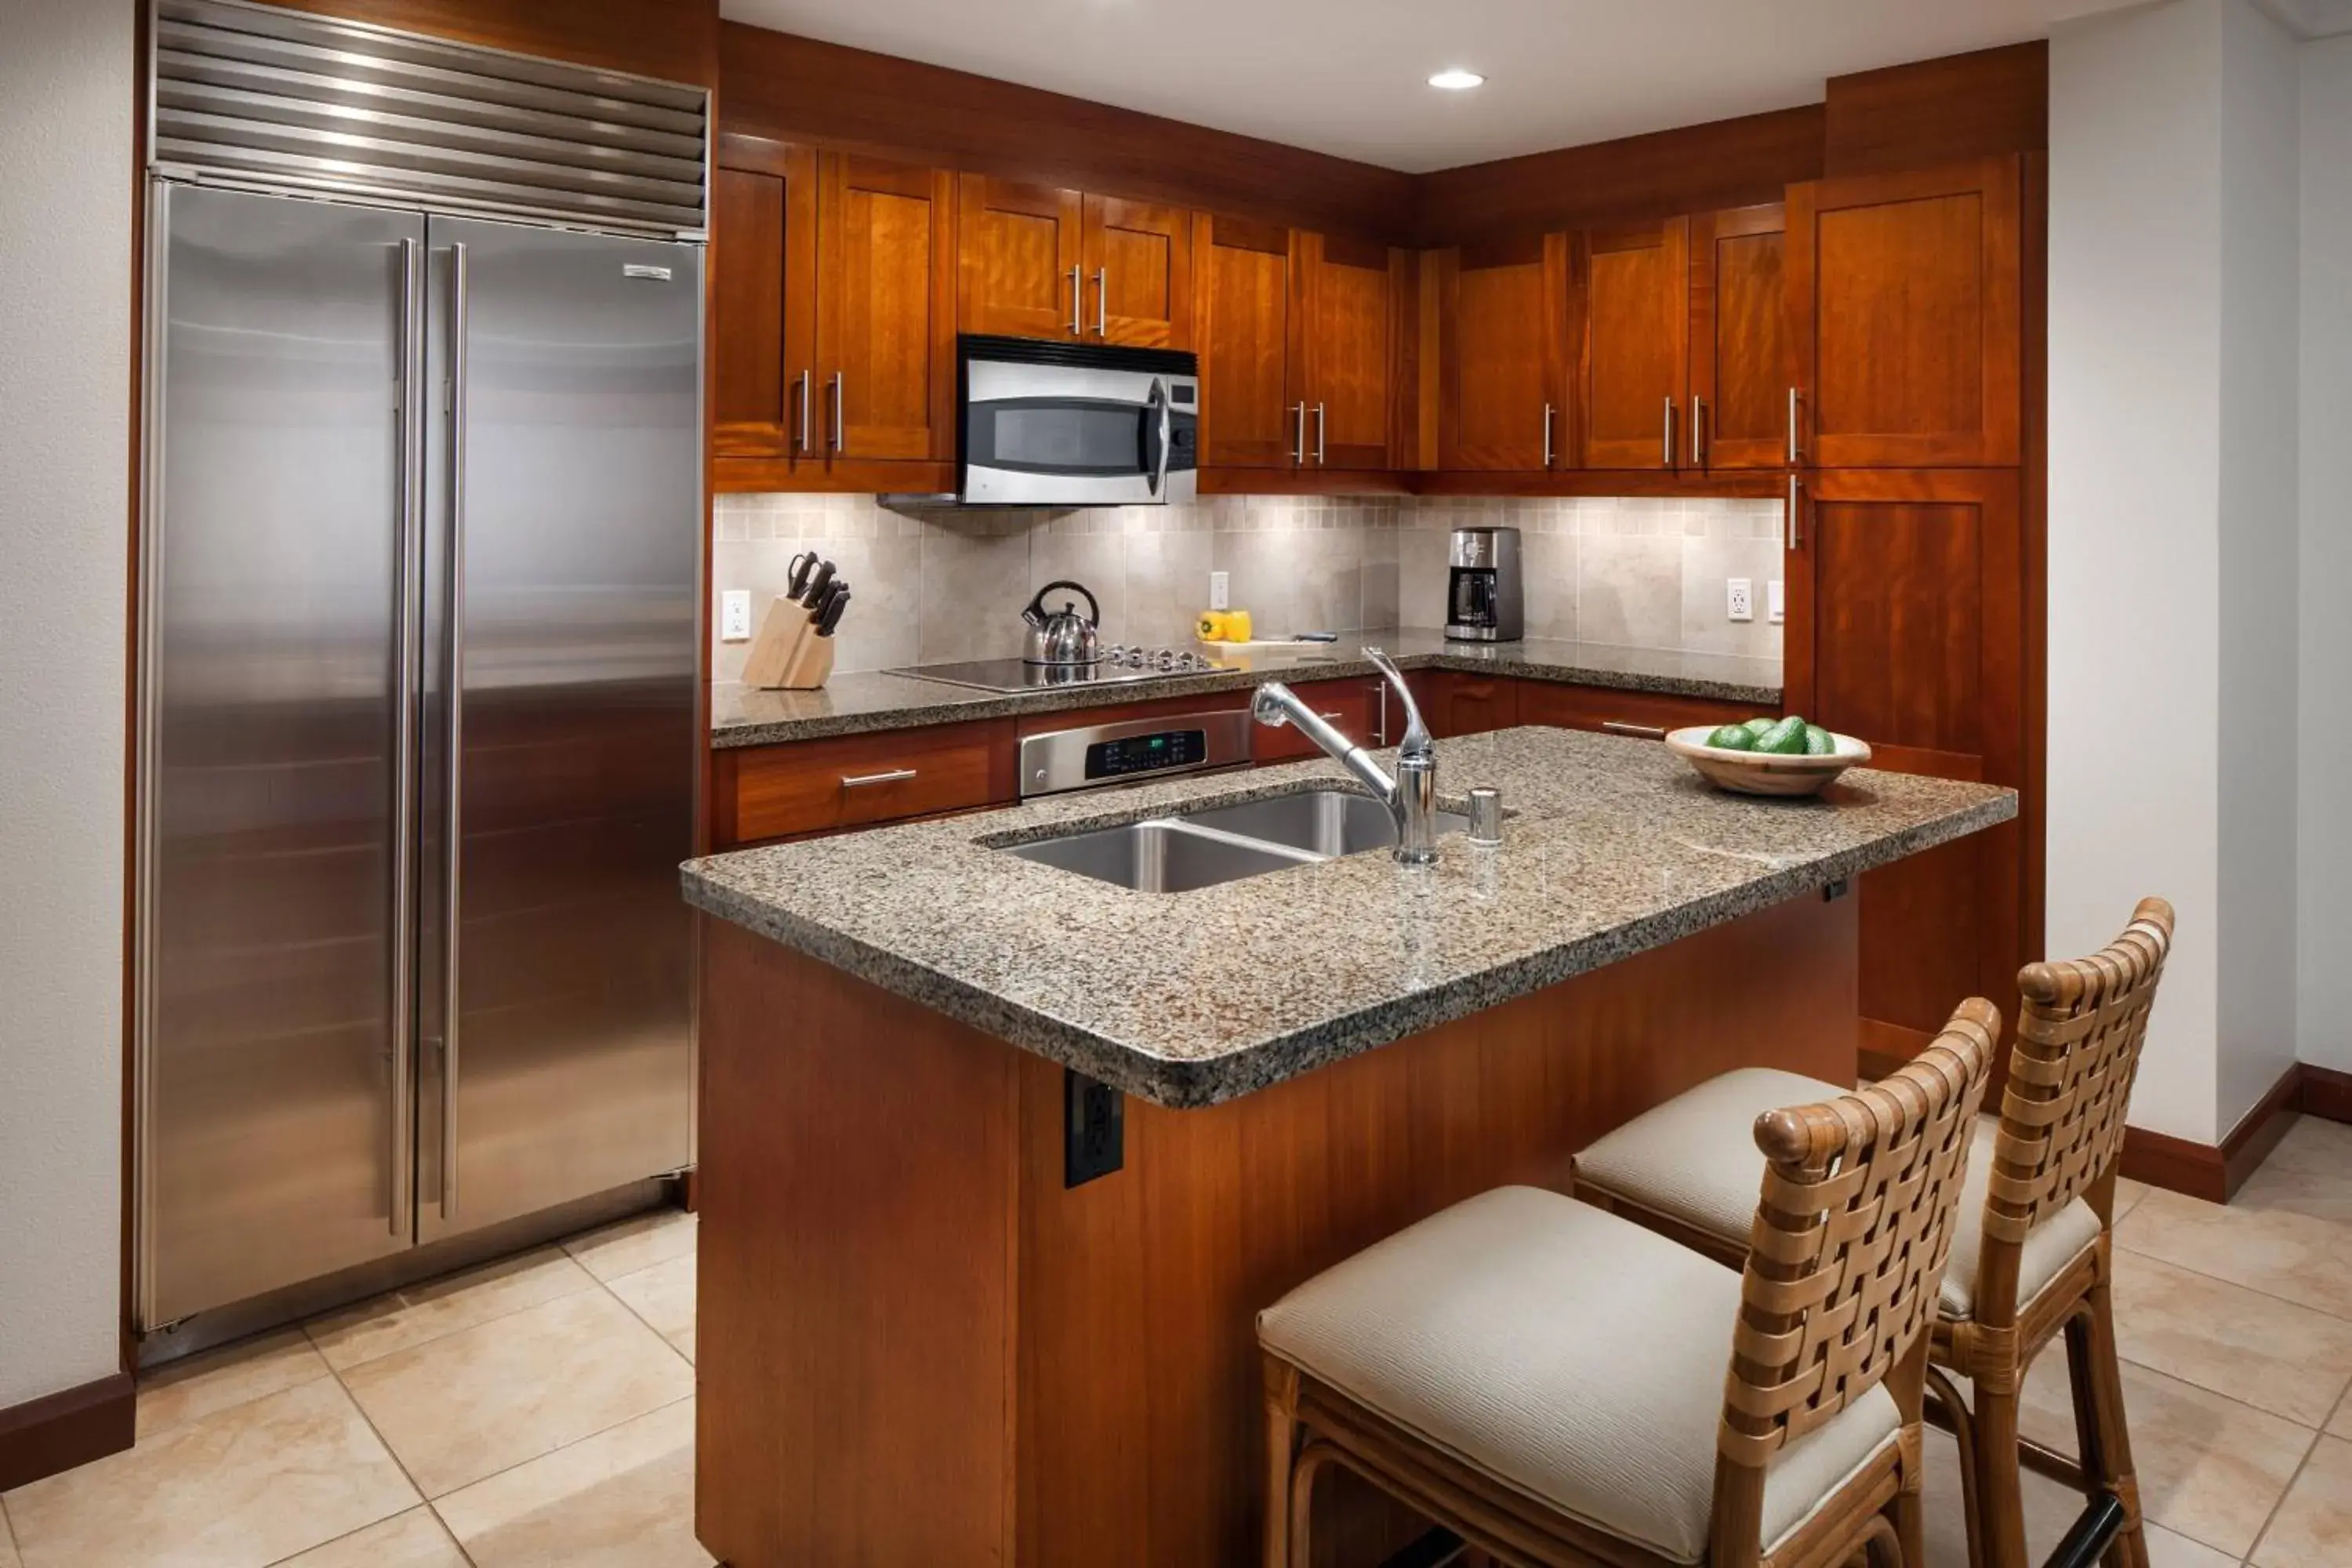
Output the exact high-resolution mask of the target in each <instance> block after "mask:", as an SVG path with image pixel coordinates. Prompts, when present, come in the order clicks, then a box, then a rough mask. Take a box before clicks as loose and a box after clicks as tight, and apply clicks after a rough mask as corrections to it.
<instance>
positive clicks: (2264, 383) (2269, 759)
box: [2214, 0, 2301, 1135]
mask: <svg viewBox="0 0 2352 1568" xmlns="http://www.w3.org/2000/svg"><path fill="white" fill-rule="evenodd" d="M2221 23H2222V29H2221V512H2220V539H2221V578H2220V587H2221V691H2220V700H2221V710H2220V713H2219V714H2218V715H2217V718H2218V725H2217V733H2218V736H2219V741H2220V749H2219V752H2218V755H2219V758H2220V763H2221V801H2220V809H2221V836H2220V842H2219V845H2218V848H2219V851H2220V869H2219V881H2220V893H2221V921H2220V924H2219V927H2218V929H2217V930H2216V931H2215V932H2214V936H2215V938H2216V942H2217V945H2218V949H2219V958H2220V999H2221V1016H2220V1028H2219V1035H2218V1045H2219V1053H2220V1059H2219V1062H2218V1066H2219V1068H2220V1081H2219V1086H2218V1089H2219V1113H2218V1116H2217V1118H2216V1121H2217V1125H2218V1127H2219V1129H2220V1130H2221V1132H2222V1133H2223V1134H2225V1135H2226V1134H2227V1133H2228V1131H2230V1129H2231V1127H2233V1126H2235V1125H2236V1124H2237V1121H2238V1119H2239V1118H2240V1117H2242V1116H2243V1115H2244V1114H2245V1113H2246V1112H2247V1111H2249V1110H2252V1109H2253V1108H2254V1107H2255V1105H2257V1104H2258V1103H2260V1101H2261V1100H2262V1099H2263V1096H2264V1095H2266V1094H2268V1093H2269V1092H2270V1090H2271V1088H2272V1086H2273V1085H2274V1084H2276V1083H2277V1082H2278V1080H2279V1079H2280V1077H2281V1076H2282V1075H2284V1074H2285V1073H2286V1072H2288V1071H2290V1070H2291V1069H2292V1068H2294V1053H2295V1039H2294V1034H2295V757H2294V752H2295V740H2296V723H2295V689H2296V684H2297V682H2296V671H2295V658H2296V650H2295V626H2296V622H2297V620H2298V618H2299V617H2298V616H2297V614H2296V609H2297V605H2296V599H2297V595H2298V590H2297V587H2296V581H2295V579H2296V570H2297V569H2296V562H2295V553H2296V535H2297V531H2298V521H2299V520H2298V519H2297V516H2296V505H2295V502H2296V495H2297V491H2298V489H2299V486H2298V482H2297V477H2296V472H2295V465H2296V449H2297V447H2298V446H2299V445H2300V442H2299V439H2298V432H2297V429H2296V403H2297V395H2296V386H2295V375H2296V349H2295V332H2296V321H2297V318H2298V316H2299V314H2300V311H2299V310H2298V309H2297V303H2296V295H2297V291H2298V276H2297V275H2298V272H2299V266H2300V263H2299V258H2298V256H2297V247H2296V234H2297V231H2298V228H2299V224H2298V222H2297V217H2296V209H2297V206H2298V205H2299V203H2300V200H2301V193H2300V190H2299V188H2298V186H2299V183H2300V182H2299V181H2298V178H2297V173H2296V171H2297V167H2298V165H2299V163H2300V157H2299V155H2298V142H2299V139H2300V132H2299V127H2298V125H2297V123H2296V115H2295V100H2296V62H2295V43H2294V39H2292V38H2290V37H2287V35H2286V34H2285V33H2284V32H2283V31H2282V30H2281V29H2280V28H2279V26H2278V25H2277V24H2276V23H2275V22H2273V21H2272V19H2271V18H2270V17H2269V16H2267V15H2265V14H2264V13H2263V12H2261V11H2259V10H2257V9H2255V8H2254V7H2253V6H2252V5H2249V4H2243V3H2240V0H2228V3H2225V4H2223V5H2221Z"/></svg>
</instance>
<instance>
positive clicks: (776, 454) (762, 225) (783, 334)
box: [711, 135, 817, 459]
mask: <svg viewBox="0 0 2352 1568" xmlns="http://www.w3.org/2000/svg"><path fill="white" fill-rule="evenodd" d="M711 233H712V260H711V290H712V294H713V296H714V298H713V300H712V308H713V310H714V311H715V313H716V321H715V329H716V330H715V333H714V342H716V344H717V353H716V355H715V358H716V360H717V366H716V369H717V373H718V388H717V392H716V394H715V402H714V405H713V407H712V410H711V425H712V433H711V438H712V443H713V446H714V448H715V450H716V451H717V452H718V453H719V455H720V456H721V457H758V458H793V459H798V458H801V457H803V456H814V453H815V452H816V449H817V447H816V443H815V440H814V436H815V428H814V425H810V426H806V429H807V431H808V435H809V437H810V439H809V440H807V441H806V442H803V440H802V438H801V437H802V431H803V418H804V417H806V418H810V419H813V418H814V412H815V411H814V408H812V407H810V406H809V405H807V404H806V403H805V402H804V397H805V396H807V395H813V380H814V369H813V361H812V355H813V354H814V351H815V339H816V154H815V153H813V152H811V151H810V150H809V149H808V148H806V147H798V146H793V145H792V144H790V143H787V142H770V141H766V140H763V139H761V138H757V137H747V136H733V135H730V136H722V137H721V138H719V166H718V170H717V174H716V176H715V178H714V181H713V184H712V188H711Z"/></svg>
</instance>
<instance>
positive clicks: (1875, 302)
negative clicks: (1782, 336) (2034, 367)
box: [1788, 157, 2023, 468]
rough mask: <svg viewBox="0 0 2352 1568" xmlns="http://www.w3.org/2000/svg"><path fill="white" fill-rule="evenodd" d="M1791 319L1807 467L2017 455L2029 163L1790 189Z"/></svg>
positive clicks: (1985, 162) (1963, 166)
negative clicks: (2023, 185)
mask: <svg viewBox="0 0 2352 1568" xmlns="http://www.w3.org/2000/svg"><path fill="white" fill-rule="evenodd" d="M1788 214H1789V237H1788V288H1789V320H1790V323H1791V326H1792V328H1793V329H1794V330H1795V331H1796V335H1797V343H1796V347H1797V357H1798V368H1799V372H1800V378H1799V386H1800V389H1801V392H1802V394H1803V403H1802V405H1801V441H1802V460H1803V461H1805V462H1807V463H1809V464H1812V465H1815V466H1818V467H1822V468H1935V467H1939V466H1944V467H1950V466H1978V465H1981V466H1988V467H2007V466H2011V465H2013V464H2015V463H2016V462H2017V461H2018V460H2019V437H2018V426H2019V422H2020V417H2021V409H2020V395H2021V394H2020V364H2021V353H2022V349H2021V336H2020V334H2021V324H2020V304H2019V298H2020V294H2021V289H2022V286H2023V277H2022V260H2021V223H2022V211H2021V204H2020V176H2019V168H2018V161H2017V159H2016V158H2014V157H2001V158H1987V159H1979V160H1976V161H1973V162H1969V163H1958V164H1953V165H1950V166H1948V167H1946V168H1941V169H1931V170H1927V171H1923V172H1918V173H1906V174H1867V175H1856V176H1853V177H1849V178H1841V179H1832V180H1822V181H1817V182H1815V183H1813V184H1803V185H1792V186H1790V189H1789V204H1788Z"/></svg>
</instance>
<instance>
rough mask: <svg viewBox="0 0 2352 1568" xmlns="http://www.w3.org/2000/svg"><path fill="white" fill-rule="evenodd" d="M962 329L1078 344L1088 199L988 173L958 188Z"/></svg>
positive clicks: (964, 179)
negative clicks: (1059, 339) (1062, 339)
mask: <svg viewBox="0 0 2352 1568" xmlns="http://www.w3.org/2000/svg"><path fill="white" fill-rule="evenodd" d="M957 198H958V214H957V224H958V227H959V230H960V233H959V237H958V242H957V251H958V258H957V272H958V276H959V294H960V296H961V298H960V304H961V312H960V321H961V327H962V330H963V331H967V332H988V333H994V334H998V335H1001V336H1005V337H1019V338H1071V337H1076V335H1077V331H1078V326H1079V321H1080V314H1079V312H1080V307H1081V299H1082V295H1083V290H1082V289H1080V287H1079V272H1080V268H1082V266H1083V265H1084V264H1085V239H1084V230H1085V226H1086V198H1085V197H1084V196H1081V195H1079V194H1078V193H1077V192H1076V191H1064V190H1056V189H1055V188H1054V187H1053V186H1051V185H1027V184H1018V183H1016V182H1014V181H1012V180H996V179H991V178H990V177H989V176H987V175H986V174H965V175H963V176H962V177H961V179H959V180H958V181H957Z"/></svg>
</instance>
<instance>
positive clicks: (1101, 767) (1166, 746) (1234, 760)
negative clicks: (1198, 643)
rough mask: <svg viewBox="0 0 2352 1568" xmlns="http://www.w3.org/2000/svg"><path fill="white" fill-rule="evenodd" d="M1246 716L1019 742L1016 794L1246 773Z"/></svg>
mask: <svg viewBox="0 0 2352 1568" xmlns="http://www.w3.org/2000/svg"><path fill="white" fill-rule="evenodd" d="M1250 757H1251V752H1250V716H1249V714H1248V713H1247V712H1245V711H1244V710H1241V709H1233V710H1227V711H1224V712H1219V713H1180V714H1176V715H1173V716H1171V717H1169V718H1165V719H1137V720H1131V721H1129V722H1127V723H1124V724H1094V725H1089V726H1087V728H1085V729H1081V730H1055V731H1050V732H1048V733H1046V734H1043V735H1027V736H1024V737H1023V738H1022V741H1021V793H1022V795H1024V797H1026V796H1029V795H1058V794H1060V793H1062V792H1063V791H1065V790H1073V789H1103V788H1107V787H1108V786H1110V785H1112V784H1135V783H1139V782H1140V781H1142V780H1144V779H1151V778H1158V777H1160V775H1162V774H1165V773H1204V772H1206V771H1208V770H1209V769H1212V768H1233V767H1242V766H1244V765H1246V764H1247V763H1249V761H1250Z"/></svg>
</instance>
